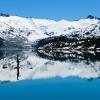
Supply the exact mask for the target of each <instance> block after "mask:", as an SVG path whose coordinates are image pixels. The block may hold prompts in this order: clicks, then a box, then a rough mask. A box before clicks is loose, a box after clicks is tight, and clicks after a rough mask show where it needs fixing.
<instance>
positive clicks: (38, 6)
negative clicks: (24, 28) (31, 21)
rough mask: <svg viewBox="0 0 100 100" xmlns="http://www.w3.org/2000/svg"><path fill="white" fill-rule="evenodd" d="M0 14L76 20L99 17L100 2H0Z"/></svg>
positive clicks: (30, 0)
mask: <svg viewBox="0 0 100 100" xmlns="http://www.w3.org/2000/svg"><path fill="white" fill-rule="evenodd" d="M0 12H3V13H8V14H10V15H17V16H22V17H33V18H40V19H53V20H61V19H65V20H77V19H81V18H86V17H87V16H88V15H90V14H91V15H94V16H97V17H100V0H0Z"/></svg>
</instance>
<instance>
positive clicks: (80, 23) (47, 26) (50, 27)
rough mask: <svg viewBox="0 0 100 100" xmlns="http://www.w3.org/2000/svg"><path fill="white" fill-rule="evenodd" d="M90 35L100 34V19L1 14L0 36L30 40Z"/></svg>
mask: <svg viewBox="0 0 100 100" xmlns="http://www.w3.org/2000/svg"><path fill="white" fill-rule="evenodd" d="M87 32H91V34H89V35H88V34H85V33H87ZM75 34H79V35H80V36H84V37H89V36H100V20H99V19H96V18H93V19H90V18H86V19H80V20H77V21H67V20H60V21H54V20H49V19H34V18H23V17H18V16H10V17H3V16H0V37H1V38H3V39H5V40H7V39H8V40H9V39H11V38H16V37H17V38H25V40H27V41H29V42H33V41H36V40H38V39H43V38H47V37H52V36H60V35H75Z"/></svg>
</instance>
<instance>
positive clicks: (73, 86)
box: [0, 50, 100, 100]
mask: <svg viewBox="0 0 100 100" xmlns="http://www.w3.org/2000/svg"><path fill="white" fill-rule="evenodd" d="M99 77H100V53H99V52H94V51H84V52H83V51H42V50H40V51H35V52H34V51H33V50H17V51H16V50H13V51H4V50H3V51H0V100H5V99H6V100H11V99H12V100H51V99H53V100H94V99H96V100H99V99H100V79H99Z"/></svg>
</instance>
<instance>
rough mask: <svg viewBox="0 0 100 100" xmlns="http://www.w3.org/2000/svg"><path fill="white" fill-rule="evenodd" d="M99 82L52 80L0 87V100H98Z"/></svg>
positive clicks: (99, 96) (65, 79) (21, 82)
mask: <svg viewBox="0 0 100 100" xmlns="http://www.w3.org/2000/svg"><path fill="white" fill-rule="evenodd" d="M99 98H100V80H99V79H98V80H94V81H87V80H83V79H79V78H73V77H69V78H63V79H61V78H52V79H47V80H34V81H32V80H27V81H20V82H16V83H15V82H14V83H9V84H3V85H0V100H15V99H16V100H33V99H34V100H51V99H52V100H67V99H68V100H99Z"/></svg>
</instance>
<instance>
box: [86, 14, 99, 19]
mask: <svg viewBox="0 0 100 100" xmlns="http://www.w3.org/2000/svg"><path fill="white" fill-rule="evenodd" d="M87 18H88V19H98V20H100V18H98V17H95V16H93V15H88V16H87Z"/></svg>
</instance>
